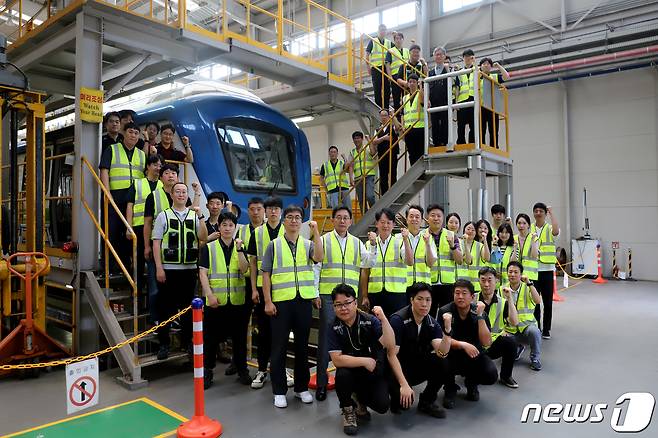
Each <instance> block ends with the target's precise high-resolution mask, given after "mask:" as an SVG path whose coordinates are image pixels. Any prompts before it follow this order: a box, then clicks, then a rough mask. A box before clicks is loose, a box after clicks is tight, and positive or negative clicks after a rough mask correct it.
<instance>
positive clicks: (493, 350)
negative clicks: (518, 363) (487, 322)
mask: <svg viewBox="0 0 658 438" xmlns="http://www.w3.org/2000/svg"><path fill="white" fill-rule="evenodd" d="M518 345H519V344H518V342H516V339H515V338H514V336H503V335H501V336H498V337H497V338H496V340H495V341H493V343H492V344H491V346H490V347H489V349H488V350H487V356H489V357H490V358H492V359H498V358H501V357H502V358H503V360H502V361H501V364H500V378H501V379H508V378H510V377H512V369H513V368H514V359H516V352H517V351H516V349H517V347H518Z"/></svg>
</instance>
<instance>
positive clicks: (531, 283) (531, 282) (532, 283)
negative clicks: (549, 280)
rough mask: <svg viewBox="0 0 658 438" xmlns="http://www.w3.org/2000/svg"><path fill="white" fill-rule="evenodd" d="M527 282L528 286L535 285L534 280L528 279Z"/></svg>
mask: <svg viewBox="0 0 658 438" xmlns="http://www.w3.org/2000/svg"><path fill="white" fill-rule="evenodd" d="M526 284H527V285H528V287H531V286H534V285H535V282H534V281H532V280H528V282H527V283H526Z"/></svg>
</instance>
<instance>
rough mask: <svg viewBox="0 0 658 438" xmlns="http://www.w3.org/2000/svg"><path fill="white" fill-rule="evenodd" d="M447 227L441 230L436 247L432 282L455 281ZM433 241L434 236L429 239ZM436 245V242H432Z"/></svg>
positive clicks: (451, 282) (444, 282)
mask: <svg viewBox="0 0 658 438" xmlns="http://www.w3.org/2000/svg"><path fill="white" fill-rule="evenodd" d="M451 232H452V231H449V230H447V229H445V228H444V229H443V230H442V231H441V237H440V238H439V246H438V248H436V255H437V259H436V263H434V266H432V284H439V283H440V284H454V283H455V266H456V265H455V260H454V259H453V258H452V253H451V249H450V244H449V243H448V233H451ZM431 240H432V241H434V237H432V239H431ZM434 245H435V246H436V243H434Z"/></svg>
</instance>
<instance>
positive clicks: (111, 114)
mask: <svg viewBox="0 0 658 438" xmlns="http://www.w3.org/2000/svg"><path fill="white" fill-rule="evenodd" d="M110 117H116V118H118V119H119V120H121V116H120V115H119V113H118V112H116V111H110V112H109V113H107V114H105V117H104V118H103V124H105V123H107V122H108V120H110Z"/></svg>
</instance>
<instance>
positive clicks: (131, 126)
mask: <svg viewBox="0 0 658 438" xmlns="http://www.w3.org/2000/svg"><path fill="white" fill-rule="evenodd" d="M128 129H135V130H137V131H138V132H139V126H138V125H137V123H135V122H129V123H126V125H125V126H124V127H123V130H124V131H127V130H128Z"/></svg>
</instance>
